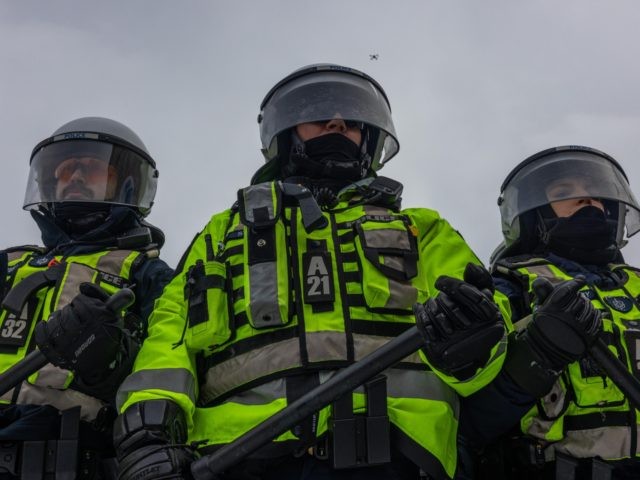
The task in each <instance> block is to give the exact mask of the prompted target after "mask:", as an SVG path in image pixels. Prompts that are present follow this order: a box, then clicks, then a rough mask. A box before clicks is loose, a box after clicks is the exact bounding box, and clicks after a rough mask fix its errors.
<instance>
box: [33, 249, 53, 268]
mask: <svg viewBox="0 0 640 480" xmlns="http://www.w3.org/2000/svg"><path fill="white" fill-rule="evenodd" d="M53 257H55V254H54V252H53V251H51V252H49V253H48V254H46V255H40V256H38V257H33V258H32V259H31V260H29V265H30V266H32V267H46V266H47V265H49V262H50V261H51V260H52V259H53Z"/></svg>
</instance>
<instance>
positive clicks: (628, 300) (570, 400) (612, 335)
mask: <svg viewBox="0 0 640 480" xmlns="http://www.w3.org/2000/svg"><path fill="white" fill-rule="evenodd" d="M498 272H499V273H501V274H502V275H505V276H507V277H508V278H510V279H511V281H513V282H515V283H518V284H520V285H521V286H522V288H523V292H525V296H528V297H527V298H526V299H525V302H526V303H529V304H530V305H531V300H532V298H531V284H532V282H533V280H535V278H537V277H538V276H541V277H544V278H547V279H549V280H550V281H551V282H552V283H558V282H561V281H564V280H569V279H570V278H571V277H570V276H569V275H568V274H566V273H565V272H564V271H562V270H561V269H560V268H558V267H557V266H555V265H553V264H551V263H549V262H548V261H547V260H545V259H539V258H538V259H536V258H533V259H529V260H526V261H521V262H517V263H516V262H509V261H508V260H502V261H500V262H499V264H498ZM609 273H610V276H611V278H612V279H615V280H616V285H615V286H614V287H612V288H609V289H602V288H599V287H596V286H593V285H587V286H585V287H584V288H583V289H582V294H583V295H584V296H586V297H587V298H588V299H589V300H591V302H592V303H593V305H594V306H595V307H596V308H598V309H599V310H600V311H602V313H603V330H604V333H603V335H602V336H601V338H603V340H604V341H605V343H607V345H608V346H609V349H610V350H611V351H612V352H613V353H614V354H615V355H616V356H617V357H618V359H620V361H621V362H622V363H623V364H624V365H627V367H628V368H629V371H630V372H632V373H633V374H634V375H635V376H636V377H638V378H640V302H639V299H640V297H639V295H640V270H638V269H636V268H633V267H630V266H628V265H610V266H609ZM521 427H522V430H523V432H525V433H528V434H529V435H531V436H533V437H535V438H538V439H541V440H543V441H545V442H553V448H548V449H547V451H546V452H545V457H546V459H547V460H553V457H554V452H560V453H563V454H566V455H570V456H572V457H576V458H587V457H600V458H602V459H605V460H616V459H622V458H629V457H636V456H638V455H639V454H640V447H639V446H638V432H639V428H638V419H637V417H636V411H635V409H633V408H631V407H630V406H629V402H628V401H627V400H626V398H625V396H624V394H623V393H622V392H621V391H620V390H619V389H618V388H617V387H616V386H615V385H614V383H613V382H612V381H611V380H610V379H609V378H608V377H606V375H605V374H604V373H603V372H602V371H601V370H600V369H599V367H598V366H597V365H596V364H595V362H593V361H592V360H590V359H589V358H585V359H583V360H581V361H579V362H574V363H572V364H571V365H569V367H568V368H567V369H566V370H565V372H564V373H563V374H562V376H561V377H560V378H559V380H558V381H557V382H556V384H555V385H554V387H553V388H552V390H551V391H550V392H549V394H547V395H546V396H545V397H544V398H542V399H541V400H540V401H539V402H538V404H537V406H536V407H534V408H533V409H532V410H531V411H530V412H529V413H528V414H527V415H526V416H525V417H524V418H523V419H522V421H521Z"/></svg>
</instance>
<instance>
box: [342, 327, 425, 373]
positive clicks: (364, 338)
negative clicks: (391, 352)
mask: <svg viewBox="0 0 640 480" xmlns="http://www.w3.org/2000/svg"><path fill="white" fill-rule="evenodd" d="M390 340H393V337H378V336H372V335H360V334H353V350H354V354H355V359H356V361H358V360H362V359H363V358H364V357H366V356H367V355H369V354H370V353H371V352H374V351H375V350H378V349H379V348H380V347H382V346H383V345H384V344H386V343H387V342H389V341H390ZM345 358H346V357H345ZM402 361H404V362H409V363H418V364H420V365H424V362H423V361H422V359H421V358H420V355H419V354H418V353H417V352H416V353H412V354H411V355H409V356H408V357H406V358H405V359H404V360H402ZM425 369H426V367H425Z"/></svg>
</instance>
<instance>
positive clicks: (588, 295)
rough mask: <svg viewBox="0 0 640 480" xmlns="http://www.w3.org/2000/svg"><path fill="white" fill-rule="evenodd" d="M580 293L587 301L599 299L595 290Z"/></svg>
mask: <svg viewBox="0 0 640 480" xmlns="http://www.w3.org/2000/svg"><path fill="white" fill-rule="evenodd" d="M580 293H581V294H582V296H583V297H584V298H586V299H587V300H595V299H596V298H597V295H596V292H594V291H593V290H582V291H581V292H580Z"/></svg>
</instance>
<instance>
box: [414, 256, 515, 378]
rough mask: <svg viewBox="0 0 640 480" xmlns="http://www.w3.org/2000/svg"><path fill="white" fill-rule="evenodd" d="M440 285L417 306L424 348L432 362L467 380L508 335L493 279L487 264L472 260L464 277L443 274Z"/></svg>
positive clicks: (417, 321) (435, 365)
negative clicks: (483, 264)
mask: <svg viewBox="0 0 640 480" xmlns="http://www.w3.org/2000/svg"><path fill="white" fill-rule="evenodd" d="M436 288H437V289H438V290H440V293H439V294H438V295H437V296H436V297H435V298H430V299H429V300H427V301H426V302H425V303H424V305H422V304H419V303H418V304H416V305H415V306H414V307H413V311H414V313H415V316H416V324H417V326H418V329H419V330H420V331H421V332H422V335H423V336H424V339H425V347H424V352H425V354H426V356H427V358H428V359H429V362H430V363H431V365H432V366H434V367H435V368H437V369H438V370H440V371H442V372H443V373H446V374H447V375H451V376H453V377H455V378H457V379H458V380H465V379H468V378H470V377H472V376H473V375H474V374H475V373H476V371H477V370H478V368H481V367H483V366H484V365H485V364H486V362H487V360H488V359H489V355H490V353H491V349H492V348H493V347H494V346H495V344H496V343H498V341H500V339H501V338H502V337H503V335H504V324H503V321H502V317H501V315H500V310H499V309H498V306H497V305H496V304H495V302H494V301H493V292H494V287H493V279H492V278H491V275H490V274H489V272H488V271H487V270H486V269H485V268H483V267H481V266H479V265H475V264H473V263H469V264H468V265H467V267H466V268H465V271H464V281H463V280H460V279H457V278H452V277H447V276H441V277H439V278H438V279H437V280H436Z"/></svg>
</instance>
